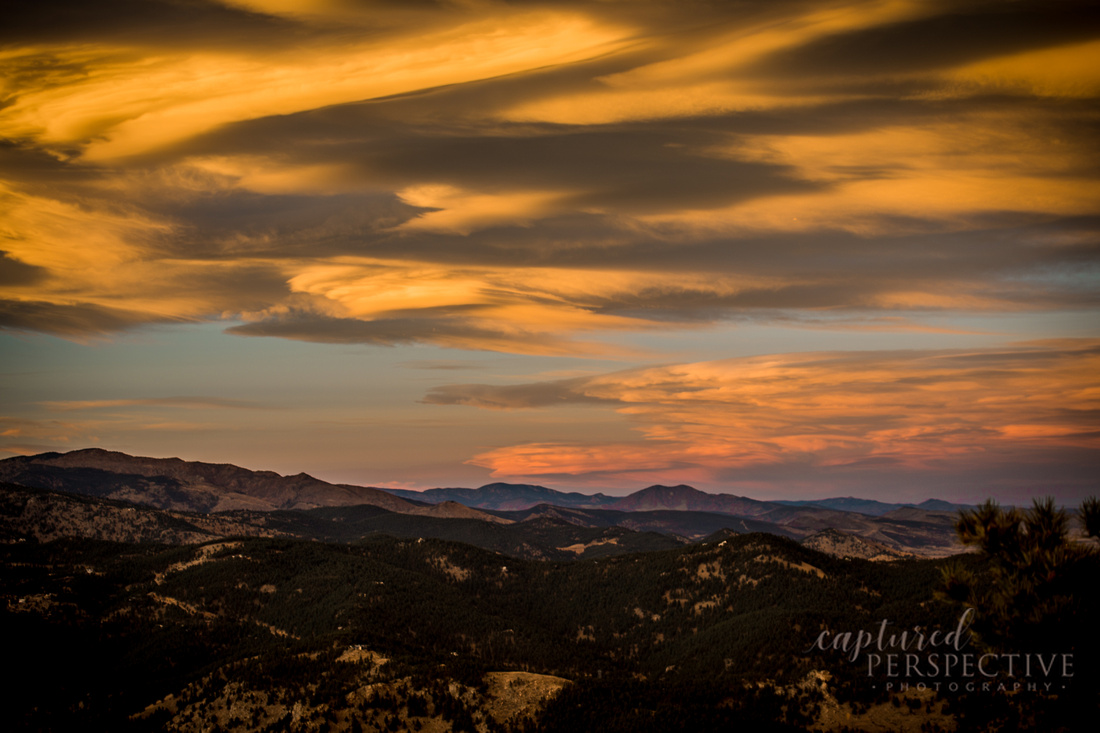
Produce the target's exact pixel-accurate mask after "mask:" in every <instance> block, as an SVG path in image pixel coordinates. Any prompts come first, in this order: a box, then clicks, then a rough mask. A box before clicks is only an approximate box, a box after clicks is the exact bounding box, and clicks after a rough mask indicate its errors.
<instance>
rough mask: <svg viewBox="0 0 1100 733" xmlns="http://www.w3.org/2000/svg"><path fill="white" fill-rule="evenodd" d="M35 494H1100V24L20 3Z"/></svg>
mask: <svg viewBox="0 0 1100 733" xmlns="http://www.w3.org/2000/svg"><path fill="white" fill-rule="evenodd" d="M6 8H7V9H6V10H5V20H4V22H3V23H2V24H0V457H9V456H13V455H26V454H35V453H40V452H45V451H68V450H74V449H79V448H88V447H100V448H105V449H109V450H118V451H123V452H126V453H131V454H134V455H147V456H156V457H170V456H178V457H180V458H184V459H187V460H199V461H208V462H217V463H234V464H237V465H241V466H245V467H248V468H252V469H257V470H259V469H265V470H274V471H278V472H279V473H284V474H296V473H299V472H306V473H309V474H311V475H314V476H317V477H319V478H322V479H325V480H329V481H334V482H345V483H353V484H358V485H370V486H382V487H396V488H431V487H457V486H479V485H482V484H485V483H489V482H492V481H507V482H515V483H535V484H540V485H543V486H549V487H551V488H556V489H560V490H567V491H583V492H590V493H591V492H596V491H602V492H604V493H609V494H618V495H621V494H625V493H629V492H630V491H634V490H637V489H640V488H643V487H646V486H649V485H652V484H679V483H687V484H690V485H692V486H695V487H697V488H700V489H703V490H706V491H711V492H722V493H733V494H738V495H743V496H752V497H756V498H761V499H778V498H786V499H795V498H824V497H830V496H862V497H867V498H875V499H880V500H883V501H921V500H923V499H926V498H930V497H938V498H945V499H956V500H964V501H977V500H982V499H985V498H987V497H993V498H995V499H997V500H999V501H1002V502H1007V503H1021V502H1026V501H1028V500H1029V499H1030V498H1031V497H1037V496H1047V495H1051V496H1055V497H1056V498H1057V499H1058V500H1059V501H1062V502H1067V503H1075V502H1077V501H1079V500H1080V499H1081V498H1083V497H1085V496H1088V495H1094V494H1097V493H1100V488H1098V484H1100V479H1098V478H1097V476H1100V319H1098V313H1100V287H1098V286H1100V277H1098V275H1100V268H1098V262H1100V257H1098V255H1100V237H1098V234H1100V165H1098V164H1100V145H1098V144H1097V142H1098V141H1100V105H1098V103H1097V102H1098V99H1100V6H1098V5H1097V4H1096V3H1095V2H1093V1H1092V0H1084V1H1078V0H1043V1H1041V2H1032V1H1030V0H992V1H987V0H974V1H970V0H950V1H947V0H944V1H937V0H919V1H912V0H882V1H867V2H860V1H858V0H844V1H838V2H829V1H828V0H814V1H809V2H800V1H798V0H772V1H769V2H761V1H752V2H749V1H738V0H731V1H727V2H690V1H689V2H672V1H671V0H668V1H666V2H656V1H654V2H647V1H646V0H639V1H636V2H635V1H631V2H616V1H614V0H607V1H604V2H568V1H566V0H547V1H546V2H537V1H530V2H526V1H519V0H516V1H514V2H501V1H495V0H492V1H488V0H487V1H482V0H451V1H443V0H440V1H438V2H432V1H431V0H423V1H421V2H407V1H403V2H397V1H393V2H385V1H382V0H316V1H311V2H306V1H305V0H222V1H221V2H218V1H216V0H104V1H103V2H97V3H94V4H92V3H87V2H84V1H83V0H80V1H77V0H56V1H54V0H51V1H50V2H45V3H43V2H41V1H40V0H36V1H34V2H30V1H25V2H24V1H19V0H16V1H14V2H11V3H9V4H7V6H6Z"/></svg>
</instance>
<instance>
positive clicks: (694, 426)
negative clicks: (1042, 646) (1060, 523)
mask: <svg viewBox="0 0 1100 733" xmlns="http://www.w3.org/2000/svg"><path fill="white" fill-rule="evenodd" d="M1098 369H1100V342H1098V341H1094V340H1085V341H1057V342H1039V343H1031V344H1021V345H1015V346H1010V347H1005V348H1001V349H981V350H973V351H961V350H955V351H932V352H919V351H912V352H852V353H804V354H781V355H773V356H761V357H750V358H740V359H726V360H721V361H713V362H702V363H694V364H680V365H673V366H664V367H654V368H648V369H637V370H629V371H625V372H617V373H613V374H607V375H604V376H599V377H591V378H582V379H575V380H569V381H568V382H567V383H559V384H558V387H557V388H556V391H557V392H558V393H562V392H563V391H564V392H566V393H571V394H572V396H571V397H570V396H568V394H566V395H560V394H559V399H562V400H563V401H574V402H583V401H588V402H600V403H604V404H613V405H615V409H616V410H617V411H618V412H619V413H621V414H623V415H626V416H628V417H629V418H630V420H631V421H632V422H634V423H635V424H636V425H637V429H638V430H639V431H640V432H641V433H642V434H643V435H644V436H645V440H644V441H642V442H638V443H621V442H619V443H612V444H599V443H589V444H583V445H582V444H559V443H538V444H525V445H515V446H503V447H500V448H497V449H494V450H491V451H487V452H485V453H482V454H480V455H478V456H477V457H475V458H474V459H472V461H471V463H473V464H475V465H479V466H484V467H487V468H490V469H492V470H493V473H494V475H495V476H498V477H522V476H540V475H559V474H564V475H578V474H610V475H622V474H627V473H631V474H633V473H637V472H638V471H648V470H671V469H676V470H682V469H693V470H695V471H696V472H697V473H699V472H704V473H709V474H710V476H711V477H712V478H713V477H715V476H718V475H720V474H722V473H723V472H727V471H729V470H731V469H737V468H746V467H752V466H760V465H780V464H794V463H797V464H805V463H810V464H812V465H816V466H819V467H824V466H846V465H855V464H860V463H866V462H869V461H878V462H887V463H888V464H889V465H891V466H894V467H896V468H904V469H920V468H928V467H929V466H933V465H935V464H937V463H939V462H942V461H945V460H955V459H966V460H978V461H980V460H982V457H983V456H985V455H987V454H998V453H1002V452H1004V451H1013V450H1019V449H1027V448H1028V447H1031V448H1035V447H1041V448H1056V447H1071V448H1086V449H1096V448H1097V447H1100V420H1098V415H1100V389H1098V388H1097V386H1096V379H1095V375H1096V374H1097V373H1100V372H1098V371H1097V370H1098ZM538 390H542V392H543V393H545V392H546V390H547V387H546V386H544V385H530V386H529V387H528V388H527V389H525V388H524V387H523V386H511V387H508V388H500V389H498V390H493V389H492V388H490V387H488V386H486V385H466V386H461V385H456V386H452V387H449V388H442V389H440V390H436V391H435V392H433V393H430V394H429V396H428V398H427V401H428V402H433V403H437V404H467V405H484V406H486V407H491V408H500V407H501V406H507V405H508V404H509V402H510V403H511V404H513V405H515V406H517V407H520V406H529V405H531V404H547V403H545V402H537V401H536V402H531V401H530V400H529V398H528V397H526V394H527V392H531V393H532V394H534V393H536V392H538ZM525 400H526V401H525Z"/></svg>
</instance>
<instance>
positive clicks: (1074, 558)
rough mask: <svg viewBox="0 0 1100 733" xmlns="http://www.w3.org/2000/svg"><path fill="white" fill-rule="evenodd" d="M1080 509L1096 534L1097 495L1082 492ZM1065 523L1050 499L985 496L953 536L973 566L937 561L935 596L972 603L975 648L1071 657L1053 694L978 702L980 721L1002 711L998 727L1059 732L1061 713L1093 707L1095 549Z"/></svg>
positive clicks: (1099, 596) (1098, 565)
mask: <svg viewBox="0 0 1100 733" xmlns="http://www.w3.org/2000/svg"><path fill="white" fill-rule="evenodd" d="M1079 516H1080V519H1081V524H1082V528H1083V533H1084V534H1085V536H1086V537H1088V538H1092V539H1093V540H1095V539H1097V538H1098V537H1100V502H1098V501H1097V500H1096V499H1095V498H1089V499H1087V500H1086V501H1085V502H1083V503H1082V505H1081V508H1080V510H1079ZM1069 523H1070V517H1069V515H1068V514H1067V513H1066V512H1065V511H1063V510H1061V509H1058V508H1057V507H1056V506H1055V504H1054V500H1053V499H1052V498H1046V499H1035V500H1034V501H1033V503H1032V506H1031V508H1030V509H1027V510H1025V511H1021V510H1019V509H1016V508H1010V509H1003V508H1001V507H1000V506H998V505H997V503H996V502H994V501H992V500H990V501H986V502H985V503H984V504H982V505H981V506H979V507H977V508H976V509H974V510H968V511H963V512H960V516H959V520H958V523H957V525H956V530H957V532H958V536H959V539H960V540H961V541H962V543H963V544H965V545H967V546H968V547H973V548H975V549H976V550H977V555H978V563H976V564H975V563H968V564H966V565H964V564H963V563H958V562H957V563H953V564H951V565H948V566H947V567H945V568H944V570H943V585H942V589H941V592H940V596H941V598H946V599H949V600H951V601H953V602H955V603H957V604H959V605H961V606H964V607H969V608H973V609H974V623H973V626H972V628H971V631H972V632H973V634H974V641H975V642H976V643H977V646H978V647H979V648H983V650H984V651H986V652H993V653H1000V654H1016V655H1028V654H1032V655H1043V654H1046V655H1059V658H1060V657H1061V655H1072V659H1073V674H1072V676H1064V677H1063V678H1062V679H1060V680H1059V690H1058V693H1059V695H1058V696H1055V697H1051V698H1045V699H1034V698H1033V699H1031V700H1028V701H1016V703H1015V705H1016V707H1015V708H1013V707H1012V706H1011V705H1010V706H1008V707H1003V706H1002V707H1000V708H999V709H998V706H996V705H993V706H990V705H988V704H986V705H985V706H984V707H983V708H982V712H981V715H982V716H984V718H985V719H984V720H983V721H982V722H983V724H988V723H990V722H991V721H990V718H991V717H1001V716H1004V715H1006V710H1007V711H1008V712H1007V714H1008V716H1009V720H1007V722H1006V719H1004V718H1002V719H1001V720H999V721H998V724H1001V723H1004V724H1007V725H1008V727H1007V728H1005V729H1006V730H1028V729H1031V727H1032V726H1037V727H1042V728H1043V729H1044V730H1048V729H1049V730H1058V729H1059V726H1060V725H1062V720H1063V719H1066V720H1070V719H1072V716H1079V715H1083V714H1084V715H1095V713H1096V706H1097V681H1098V679H1100V675H1098V673H1097V668H1098V664H1097V662H1098V661H1100V659H1098V656H1097V652H1098V651H1100V643H1098V635H1097V633H1096V629H1095V624H1096V619H1097V618H1100V616H1098V615H1097V613H1098V611H1100V593H1098V587H1097V583H1096V580H1097V578H1098V577H1100V573H1098V570H1100V552H1098V551H1097V549H1096V544H1095V542H1094V541H1091V542H1090V541H1087V540H1085V541H1077V540H1074V539H1072V538H1071V536H1070V533H1069ZM970 722H971V723H974V722H977V721H974V720H972V721H970ZM1071 727H1072V726H1071Z"/></svg>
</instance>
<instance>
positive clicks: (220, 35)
mask: <svg viewBox="0 0 1100 733" xmlns="http://www.w3.org/2000/svg"><path fill="white" fill-rule="evenodd" d="M272 35H275V36H276V37H277V38H278V40H281V41H283V42H289V41H291V40H293V38H294V36H295V35H296V26H295V24H294V23H291V22H290V21H287V20H285V19H283V18H276V17H273V16H270V15H264V14H262V13H257V12H251V11H248V10H246V9H244V8H241V7H232V6H229V5H226V4H223V3H219V2H214V1H213V0H107V1H106V2H94V3H91V2H82V1H81V0H50V1H49V2H34V0H8V2H5V3H4V22H3V23H2V24H0V45H14V44H20V45H22V44H27V43H72V42H79V41H97V42H98V41H103V40H109V41H113V42H115V43H124V44H127V45H135V46H154V45H165V44H167V45H169V46H178V45H185V44H192V45H194V44H200V43H201V44H202V45H211V46H219V45H220V46H226V47H239V46H241V45H242V44H247V43H249V41H255V40H256V39H258V38H263V37H267V38H270V37H271V36H272Z"/></svg>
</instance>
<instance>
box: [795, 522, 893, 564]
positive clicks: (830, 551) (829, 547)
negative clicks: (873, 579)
mask: <svg viewBox="0 0 1100 733" xmlns="http://www.w3.org/2000/svg"><path fill="white" fill-rule="evenodd" d="M801 544H802V546H803V547H809V548H810V549H811V550H817V551H818V552H824V553H825V554H827V555H832V556H834V557H844V558H849V557H856V558H859V559H861V560H871V561H872V562H881V561H889V560H901V559H903V558H906V557H913V555H912V554H911V553H908V552H898V551H897V550H894V549H892V548H890V547H887V546H886V545H884V544H882V543H881V542H875V541H874V540H868V539H864V538H863V537H857V536H856V535H852V534H848V533H846V532H840V531H838V530H835V529H825V530H822V531H820V532H818V533H817V534H814V535H810V536H809V537H807V538H806V539H804V540H802V543H801Z"/></svg>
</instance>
